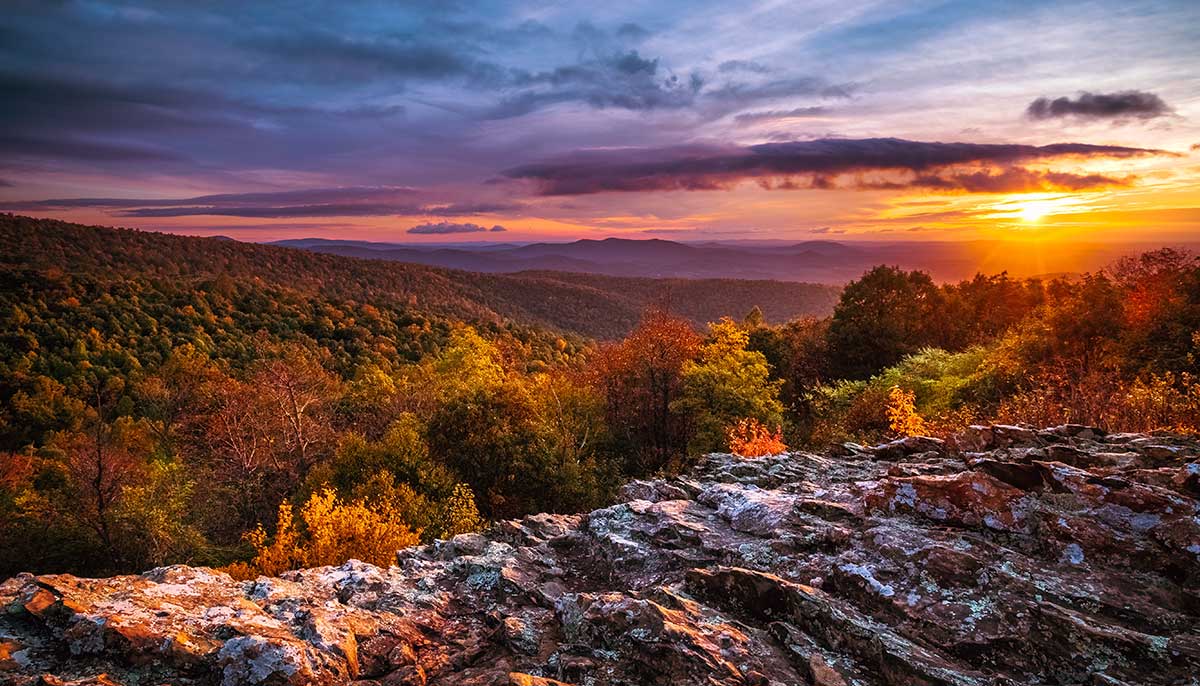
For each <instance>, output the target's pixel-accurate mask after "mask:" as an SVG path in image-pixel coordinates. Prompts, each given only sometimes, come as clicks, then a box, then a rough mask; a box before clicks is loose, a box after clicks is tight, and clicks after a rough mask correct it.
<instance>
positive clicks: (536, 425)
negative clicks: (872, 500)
mask: <svg viewBox="0 0 1200 686" xmlns="http://www.w3.org/2000/svg"><path fill="white" fill-rule="evenodd" d="M0 228H2V231H0V233H2V234H3V238H4V239H5V240H6V241H7V242H8V243H9V244H14V242H16V243H19V244H20V246H22V247H20V248H19V249H13V250H11V251H6V252H5V254H4V255H3V257H2V258H0V284H2V285H0V318H2V319H3V321H4V328H3V333H2V334H0V546H3V547H4V549H6V550H7V551H10V552H9V554H7V555H5V556H4V559H3V561H2V562H0V567H2V569H0V572H3V573H4V574H5V575H8V574H12V573H15V572H18V571H37V572H52V571H72V572H78V573H88V574H99V573H110V572H118V571H140V570H143V569H146V568H149V567H152V566H156V565H162V564H169V563H179V562H187V563H194V564H207V565H214V566H223V567H225V568H226V569H228V570H229V571H230V572H231V573H234V574H236V575H239V576H252V575H254V574H257V573H277V572H279V571H282V570H283V569H288V568H291V567H295V566H300V565H318V564H330V563H336V562H339V561H341V560H343V559H346V558H349V557H358V558H359V559H365V560H368V561H372V562H376V563H387V562H388V560H389V559H390V557H391V555H392V551H394V549H395V548H398V547H402V546H406V545H411V544H414V543H417V542H422V541H430V540H433V539H435V538H446V537H450V536H453V535H455V534H459V533H464V532H468V531H473V530H477V529H479V528H481V527H482V526H484V525H485V524H486V522H487V521H490V520H497V519H504V518H509V517H516V516H521V515H524V514H528V513H532V512H541V511H547V512H577V511H582V510H587V509H589V508H593V507H597V506H601V505H603V504H605V503H606V502H608V501H609V500H610V499H611V498H612V497H613V494H614V492H615V488H616V487H617V486H618V485H619V484H621V483H622V482H623V481H625V480H628V479H631V478H642V477H647V476H651V475H655V474H665V473H673V472H677V471H679V470H681V469H683V468H685V467H686V466H687V465H688V464H689V463H690V462H691V461H692V460H694V459H695V458H696V457H697V456H698V455H699V454H701V453H704V452H710V451H731V452H736V453H738V454H742V455H756V454H764V453H765V452H778V451H780V450H783V449H785V447H788V446H790V447H791V448H793V449H801V448H806V447H820V446H823V445H827V444H830V443H837V442H842V441H863V442H869V441H876V440H880V439H884V438H891V437H896V436H900V435H906V434H912V433H931V434H937V435H944V434H949V433H952V432H953V431H954V430H955V429H957V428H960V427H961V426H962V425H963V424H964V423H967V422H972V421H991V420H1000V421H1006V422H1029V423H1032V424H1038V425H1052V424H1059V423H1065V422H1078V423H1087V424H1093V425H1098V426H1100V427H1103V428H1108V429H1117V430H1127V431H1151V430H1156V429H1171V430H1174V431H1184V432H1195V431H1196V430H1197V429H1198V428H1200V383H1198V382H1197V380H1196V375H1197V374H1200V360H1198V358H1197V355H1198V354H1200V263H1198V262H1197V260H1196V258H1195V257H1194V256H1192V255H1190V254H1188V253H1185V252H1182V251H1175V250H1170V249H1164V250H1160V251H1156V252H1151V253H1146V254H1144V255H1140V256H1131V257H1129V258H1127V259H1125V260H1123V261H1122V262H1121V263H1120V264H1117V265H1114V266H1113V268H1111V269H1109V270H1105V271H1103V272H1100V273H1094V274H1087V275H1080V276H1077V277H1071V278H1061V279H1055V280H1051V281H1041V280H1036V279H1026V280H1017V279H1012V278H1009V277H1008V276H1007V275H1004V274H999V275H982V274H981V275H978V276H976V277H975V278H973V279H970V280H967V281H963V282H961V283H952V284H938V283H935V282H934V281H933V280H932V279H931V278H930V277H929V276H928V275H926V274H923V273H921V272H919V271H905V270H902V269H899V268H896V267H889V266H880V267H877V268H875V269H872V270H870V271H869V272H867V273H865V274H864V275H862V277H860V278H859V279H856V280H855V281H853V282H851V283H850V284H848V285H847V286H846V287H845V289H844V290H843V291H842V292H841V294H840V298H839V299H838V300H837V302H836V307H834V308H833V309H832V315H831V316H824V317H819V316H809V317H798V318H793V319H787V320H780V321H771V320H770V319H769V316H767V315H765V314H764V312H770V311H772V310H771V309H770V308H769V307H768V305H769V303H762V305H763V307H762V308H758V307H754V308H749V307H748V308H746V311H745V312H744V313H741V314H739V316H737V317H736V318H731V317H725V318H719V317H714V318H713V319H712V320H711V321H710V322H709V323H708V325H707V326H706V327H701V326H697V323H696V321H695V319H694V318H690V317H689V318H684V317H681V316H679V315H678V313H677V312H676V310H675V309H674V308H672V307H670V304H671V303H669V302H667V301H663V302H660V303H658V304H659V306H658V307H653V306H647V307H644V308H643V310H642V311H641V313H640V315H639V316H638V318H637V320H636V321H634V322H632V323H631V324H630V327H631V329H630V330H628V331H627V332H626V333H625V334H624V335H622V336H617V337H613V338H612V339H611V340H604V341H600V340H597V339H594V338H590V337H587V336H584V335H581V334H580V333H579V332H575V333H571V332H568V331H566V330H564V329H562V328H555V327H551V326H546V325H540V324H538V323H537V322H538V321H539V320H538V319H537V317H530V318H524V319H523V318H522V317H517V316H509V315H508V314H505V313H506V312H510V311H511V309H506V308H511V307H512V305H511V303H510V302H509V301H505V300H504V297H503V296H497V295H495V293H492V292H486V289H484V288H482V287H481V286H480V285H479V284H470V285H464V284H463V282H461V281H455V280H454V279H453V278H451V277H452V276H453V273H450V272H445V271H442V270H432V269H427V268H417V267H411V266H409V265H400V264H396V263H372V262H369V261H364V260H352V259H347V258H338V257H332V256H322V255H312V254H308V253H302V252H300V251H295V250H288V249H283V248H263V247H261V246H242V245H240V244H234V243H232V242H229V241H221V240H216V239H193V238H182V237H170V236H163V235H152V234H140V233H138V232H115V231H112V230H101V229H89V228H87V227H79V226H75V225H69V224H63V223H61V222H47V221H41V220H31V219H25V218H19V217H11V216H3V217H0ZM485 293H486V294H485ZM554 293H555V297H560V298H568V297H569V296H570V292H567V291H554ZM587 297H588V298H600V300H599V301H603V297H601V296H597V295H596V294H595V293H591V294H590V295H588V296H587ZM592 302H598V301H596V300H585V301H584V303H583V304H582V305H581V306H580V307H579V308H577V309H579V311H580V312H581V313H583V314H580V315H578V316H591V315H595V314H597V313H600V312H601V311H602V310H603V308H600V307H599V306H598V308H593V309H591V310H589V309H588V308H589V307H590V305H588V303H592ZM557 303H558V304H557V305H556V307H558V308H560V309H563V310H567V309H571V308H574V307H575V305H576V304H578V303H573V302H572V301H570V300H559V301H557ZM650 304H651V305H652V304H653V303H650ZM627 305H628V304H627V303H626V304H624V305H622V307H626V306H627ZM539 307H542V308H543V311H544V309H545V307H546V305H545V304H542V305H540V306H539ZM564 321H569V320H564Z"/></svg>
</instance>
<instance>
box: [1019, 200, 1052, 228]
mask: <svg viewBox="0 0 1200 686" xmlns="http://www.w3.org/2000/svg"><path fill="white" fill-rule="evenodd" d="M1052 209H1053V208H1052V207H1050V205H1049V204H1048V203H1046V202H1023V203H1021V204H1020V205H1019V206H1018V207H1017V216H1018V217H1020V218H1021V220H1022V221H1024V222H1027V223H1030V224H1036V223H1038V222H1039V221H1041V220H1042V217H1045V216H1046V215H1047V214H1050V211H1051V210H1052Z"/></svg>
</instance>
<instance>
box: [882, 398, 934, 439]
mask: <svg viewBox="0 0 1200 686" xmlns="http://www.w3.org/2000/svg"><path fill="white" fill-rule="evenodd" d="M887 418H888V427H889V428H891V430H892V433H894V434H897V435H900V436H921V435H924V434H926V433H928V429H927V428H926V427H925V420H924V419H922V418H921V415H919V414H917V401H916V395H915V394H914V393H913V392H912V391H906V390H904V389H903V388H900V387H899V386H892V387H891V388H890V389H889V390H888V406H887Z"/></svg>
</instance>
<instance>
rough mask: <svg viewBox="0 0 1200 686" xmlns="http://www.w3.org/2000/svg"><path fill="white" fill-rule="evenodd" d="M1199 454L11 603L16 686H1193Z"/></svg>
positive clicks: (853, 469)
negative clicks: (386, 564)
mask: <svg viewBox="0 0 1200 686" xmlns="http://www.w3.org/2000/svg"><path fill="white" fill-rule="evenodd" d="M1198 459H1200V444H1198V443H1196V442H1194V441H1189V440H1184V439H1181V438H1173V437H1168V436H1146V435H1131V434H1110V435H1104V433H1103V432H1101V431H1099V430H1096V429H1089V428H1086V427H1076V426H1064V427H1057V428H1054V429H1049V430H1043V431H1034V430H1032V429H1029V428H1026V427H999V426H997V427H972V428H971V429H970V430H968V431H967V432H966V433H965V434H964V435H963V436H962V437H961V438H960V439H959V440H958V441H957V442H956V444H953V443H952V444H945V443H942V442H940V441H936V440H932V439H904V440H902V441H896V442H893V443H889V444H886V445H883V446H877V447H874V448H864V447H861V446H856V445H846V446H843V447H842V448H840V449H839V450H837V451H834V452H833V454H830V455H815V454H808V453H791V454H786V455H779V456H774V457H767V458H759V459H741V458H737V457H733V456H729V455H713V456H709V457H708V458H706V459H705V460H704V461H703V463H702V464H700V465H699V466H698V467H697V468H696V469H695V470H694V471H693V472H692V473H690V474H689V475H687V476H684V477H678V478H672V479H665V480H658V481H638V482H634V483H631V484H629V485H627V486H626V487H625V489H624V491H623V496H624V498H625V499H626V500H627V501H626V502H622V503H620V504H618V505H613V506H612V507H607V508H604V509H601V510H596V511H595V512H591V513H588V514H584V515H534V516H531V517H526V518H525V519H522V520H519V521H508V522H501V523H499V524H496V525H495V526H494V527H493V528H492V529H491V530H490V531H488V532H487V533H485V534H469V535H464V536H458V537H456V538H454V539H453V540H450V541H443V542H438V543H435V544H432V545H429V546H424V547H420V548H412V549H408V550H403V551H400V553H399V554H398V556H397V560H396V565H395V566H393V567H390V568H387V569H381V568H377V567H372V566H370V565H365V564H362V563H359V562H355V561H351V562H347V563H346V564H344V565H341V566H338V567H324V568H319V569H307V570H300V571H296V572H291V573H288V574H285V575H284V576H283V577H282V578H265V577H264V578H259V579H257V580H255V581H248V582H237V581H234V580H232V579H230V578H229V577H228V576H226V575H224V574H222V573H219V572H215V571H212V570H209V569H202V568H189V567H166V568H162V569H155V570H152V571H150V572H147V573H146V574H142V575H140V576H126V577H115V578H111V579H81V578H76V577H73V576H66V575H51V576H40V577H34V576H28V575H26V576H19V577H16V578H13V579H9V580H8V581H6V582H4V583H3V584H2V585H0V607H3V608H4V611H3V614H2V615H0V682H3V683H12V684H36V683H44V684H60V683H71V684H127V685H134V684H162V683H170V684H209V683H220V684H227V685H231V686H232V685H235V684H340V683H347V682H356V683H361V684H381V685H383V684H387V685H397V686H399V685H401V684H414V685H420V684H480V685H482V684H497V685H501V686H503V685H547V684H579V685H582V684H589V685H604V684H629V685H633V684H707V685H709V686H717V685H723V686H724V685H727V686H735V685H736V686H751V685H753V686H768V685H773V684H817V685H821V686H855V685H870V684H922V685H931V686H932V685H939V686H976V685H979V686H982V685H985V684H989V685H1000V684H1013V685H1016V684H1093V685H1100V684H1191V685H1195V684H1197V675H1198V674H1200V587H1198V582H1200V512H1198V502H1197V498H1198V497H1200V482H1198V480H1200V462H1198V461H1197V460H1198Z"/></svg>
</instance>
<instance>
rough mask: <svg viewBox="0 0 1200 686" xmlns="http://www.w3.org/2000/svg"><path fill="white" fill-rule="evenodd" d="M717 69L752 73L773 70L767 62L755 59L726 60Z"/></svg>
mask: <svg viewBox="0 0 1200 686" xmlns="http://www.w3.org/2000/svg"><path fill="white" fill-rule="evenodd" d="M717 71H719V72H721V73H722V74H728V73H730V72H739V71H744V72H749V73H751V74H765V73H767V72H769V71H771V68H770V67H768V66H767V65H765V64H761V63H759V62H755V61H753V60H725V61H724V62H722V63H720V64H718V65H717Z"/></svg>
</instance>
